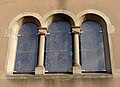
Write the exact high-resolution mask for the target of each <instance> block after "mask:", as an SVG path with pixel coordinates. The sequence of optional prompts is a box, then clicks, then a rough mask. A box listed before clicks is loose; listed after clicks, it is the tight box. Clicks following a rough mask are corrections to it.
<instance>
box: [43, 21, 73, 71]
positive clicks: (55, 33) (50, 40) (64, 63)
mask: <svg viewBox="0 0 120 87" xmlns="http://www.w3.org/2000/svg"><path fill="white" fill-rule="evenodd" d="M48 31H49V33H50V35H48V36H47V40H46V51H45V52H46V53H45V54H46V56H45V68H46V71H48V72H72V61H73V59H72V57H73V50H72V35H71V29H70V24H69V23H67V22H64V21H58V22H53V23H52V24H51V25H50V26H49V28H48Z"/></svg>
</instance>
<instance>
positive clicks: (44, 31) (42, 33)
mask: <svg viewBox="0 0 120 87" xmlns="http://www.w3.org/2000/svg"><path fill="white" fill-rule="evenodd" d="M38 32H39V34H41V35H47V28H46V27H39V30H38Z"/></svg>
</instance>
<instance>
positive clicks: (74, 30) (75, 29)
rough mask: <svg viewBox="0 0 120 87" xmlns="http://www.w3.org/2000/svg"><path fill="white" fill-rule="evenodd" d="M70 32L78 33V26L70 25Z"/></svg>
mask: <svg viewBox="0 0 120 87" xmlns="http://www.w3.org/2000/svg"><path fill="white" fill-rule="evenodd" d="M72 33H74V34H80V26H72Z"/></svg>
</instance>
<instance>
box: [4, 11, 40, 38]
mask: <svg viewBox="0 0 120 87" xmlns="http://www.w3.org/2000/svg"><path fill="white" fill-rule="evenodd" d="M27 16H30V17H34V18H35V19H37V20H38V21H39V22H40V24H41V25H42V17H41V16H40V15H39V14H36V13H33V12H25V13H21V14H19V15H17V16H16V17H14V18H13V19H12V21H11V22H10V24H9V26H8V28H7V30H6V32H5V36H8V37H9V36H10V35H11V33H12V31H13V28H14V27H15V25H17V23H18V22H21V21H22V20H23V18H24V17H27Z"/></svg>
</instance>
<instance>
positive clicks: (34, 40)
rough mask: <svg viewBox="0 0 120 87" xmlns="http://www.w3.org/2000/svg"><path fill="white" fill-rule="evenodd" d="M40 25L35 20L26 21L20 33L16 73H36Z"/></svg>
mask: <svg viewBox="0 0 120 87" xmlns="http://www.w3.org/2000/svg"><path fill="white" fill-rule="evenodd" d="M38 43H39V35H38V25H37V24H35V23H34V22H25V23H23V24H22V25H21V27H20V30H19V33H18V42H17V51H16V60H15V67H14V73H18V74H28V73H34V72H35V67H36V66H37V58H38V49H39V47H38V45H39V44H38Z"/></svg>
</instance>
